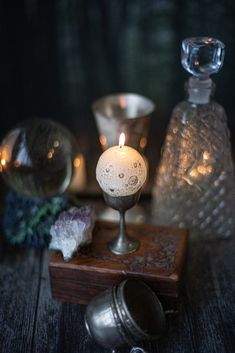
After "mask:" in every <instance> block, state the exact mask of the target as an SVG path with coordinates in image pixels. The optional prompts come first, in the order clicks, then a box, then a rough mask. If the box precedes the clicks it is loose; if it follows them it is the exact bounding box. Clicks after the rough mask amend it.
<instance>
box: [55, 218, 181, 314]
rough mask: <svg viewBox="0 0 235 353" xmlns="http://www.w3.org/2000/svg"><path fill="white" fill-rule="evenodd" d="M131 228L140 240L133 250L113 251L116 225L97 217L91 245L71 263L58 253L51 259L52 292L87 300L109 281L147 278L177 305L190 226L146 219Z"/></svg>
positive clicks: (164, 298)
mask: <svg viewBox="0 0 235 353" xmlns="http://www.w3.org/2000/svg"><path fill="white" fill-rule="evenodd" d="M127 229H128V233H129V235H130V236H133V237H136V238H138V239H139V240H140V242H141V246H140V248H139V249H138V250H137V251H136V252H134V253H132V254H128V255H114V254H113V253H112V252H111V251H110V250H109V249H108V246H107V243H108V242H109V240H110V239H112V238H113V237H114V236H115V235H116V234H117V232H118V224H117V223H114V222H105V221H98V222H96V225H95V228H94V231H93V242H92V245H91V246H90V247H87V248H83V249H82V251H80V252H79V253H78V254H77V255H76V256H75V257H73V258H72V259H71V260H70V261H69V262H65V261H64V260H63V257H62V255H61V253H59V252H56V253H54V254H53V255H52V257H51V260H50V263H49V271H50V280H51V290H52V295H53V297H54V298H56V299H58V300H62V301H66V302H71V303H80V304H87V303H89V301H90V300H91V299H92V298H93V297H94V296H95V295H97V294H98V293H100V292H102V291H103V290H105V289H106V288H108V287H109V286H112V285H115V284H118V283H119V282H120V281H122V280H123V279H125V278H135V279H141V280H143V281H145V282H146V283H147V284H148V285H149V286H150V287H151V288H152V289H153V290H154V291H155V292H156V293H157V294H158V295H159V298H160V299H161V300H162V301H163V304H165V306H166V307H172V308H173V307H175V305H177V302H178V299H179V296H180V287H181V284H182V280H183V264H184V260H185V255H186V244H187V236H188V232H187V230H185V229H177V228H171V227H163V226H155V225H144V224H141V225H140V224H128V225H127Z"/></svg>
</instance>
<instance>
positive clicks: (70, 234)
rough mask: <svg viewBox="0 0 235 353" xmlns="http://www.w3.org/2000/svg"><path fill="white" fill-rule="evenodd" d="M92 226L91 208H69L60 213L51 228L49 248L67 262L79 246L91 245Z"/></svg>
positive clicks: (93, 219) (93, 214) (93, 216)
mask: <svg viewBox="0 0 235 353" xmlns="http://www.w3.org/2000/svg"><path fill="white" fill-rule="evenodd" d="M94 224H95V211H94V209H93V207H91V206H84V207H81V208H77V207H71V208H70V209H69V210H68V211H64V212H61V214H60V215H59V217H58V219H57V220H56V222H55V223H54V225H52V226H51V229H50V234H51V237H52V238H51V242H50V245H49V248H50V249H53V250H60V251H61V252H62V253H63V257H64V260H65V261H69V260H70V259H71V257H72V256H73V254H74V253H75V252H76V251H77V250H78V249H79V248H80V247H81V246H83V245H88V244H90V243H91V241H92V230H93V228H94Z"/></svg>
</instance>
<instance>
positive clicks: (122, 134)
mask: <svg viewBox="0 0 235 353" xmlns="http://www.w3.org/2000/svg"><path fill="white" fill-rule="evenodd" d="M124 145H125V134H124V132H122V133H121V135H120V137H119V146H120V147H121V146H124Z"/></svg>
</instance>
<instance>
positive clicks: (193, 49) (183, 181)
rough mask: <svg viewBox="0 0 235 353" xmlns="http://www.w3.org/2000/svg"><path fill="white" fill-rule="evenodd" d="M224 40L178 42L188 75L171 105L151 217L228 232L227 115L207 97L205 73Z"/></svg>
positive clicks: (209, 84)
mask: <svg viewBox="0 0 235 353" xmlns="http://www.w3.org/2000/svg"><path fill="white" fill-rule="evenodd" d="M223 59H224V44H223V43H222V42H220V41H219V40H217V39H213V38H208V37H197V38H189V39H185V40H184V41H183V43H182V65H183V67H184V68H185V69H186V70H187V71H188V72H190V73H191V74H192V75H193V76H192V77H190V78H189V80H188V82H187V84H186V91H187V93H188V98H187V100H185V101H183V102H181V103H179V104H178V105H177V106H176V107H175V108H174V110H173V113H172V116H171V120H170V124H169V127H168V131H167V135H166V139H165V143H164V146H163V150H162V158H161V161H160V164H159V167H158V171H157V175H156V179H155V184H154V187H153V204H152V210H153V219H154V222H157V223H159V224H167V225H174V226H179V227H188V228H190V229H191V230H192V231H193V233H194V234H197V235H203V236H207V237H212V238H216V237H222V238H224V237H225V238H226V237H229V236H230V235H231V234H232V233H233V232H234V228H235V224H234V223H235V219H234V218H235V217H234V216H235V178H234V164H233V160H232V154H231V145H230V134H229V130H228V127H227V118H226V114H225V111H224V109H223V107H222V106H221V105H219V104H218V103H217V102H215V101H213V100H212V99H211V96H212V94H213V92H214V89H215V84H214V83H213V81H212V80H211V79H210V78H209V76H210V75H211V74H213V73H216V72H217V71H219V69H220V68H221V67H222V65H223Z"/></svg>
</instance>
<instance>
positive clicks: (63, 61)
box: [0, 0, 235, 156]
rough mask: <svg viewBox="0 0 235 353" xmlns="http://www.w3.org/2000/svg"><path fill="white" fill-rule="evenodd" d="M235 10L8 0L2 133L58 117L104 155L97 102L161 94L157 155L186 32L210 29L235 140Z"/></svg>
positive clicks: (0, 17)
mask: <svg viewBox="0 0 235 353" xmlns="http://www.w3.org/2000/svg"><path fill="white" fill-rule="evenodd" d="M234 14H235V2H234V1H232V0H228V1H219V0H198V1H191V0H175V1H174V0H156V1H153V0H151V1H140V0H139V1H138V0H129V1H124V0H112V1H110V0H84V1H79V0H57V1H56V0H50V1H39V0H31V1H29V0H27V1H15V2H14V1H1V2H0V26H1V27H0V28H1V31H0V39H1V41H0V42H1V55H0V90H1V98H2V99H1V105H0V114H1V137H2V136H3V135H4V134H5V133H6V132H7V131H8V130H9V129H10V128H11V127H12V126H13V125H14V124H15V123H16V122H19V121H20V120H22V119H25V118H30V117H32V116H39V117H42V116H43V117H51V118H54V119H56V120H58V121H60V122H62V123H64V124H65V125H67V126H68V127H69V128H71V129H72V130H73V131H74V132H76V134H77V136H78V138H79V140H80V145H81V148H82V150H83V151H85V153H86V154H87V156H91V154H90V153H91V152H92V151H94V152H92V153H93V155H95V153H96V152H95V151H96V150H97V155H98V153H99V145H98V138H97V131H96V127H95V123H94V118H93V116H92V113H91V109H90V107H91V103H92V102H93V101H94V100H95V99H97V98H98V97H100V96H102V95H105V94H108V93H111V92H119V91H131V92H136V93H140V94H143V95H146V96H148V97H150V98H151V99H153V100H154V102H155V103H156V106H157V109H156V114H155V117H154V119H153V120H152V126H151V132H150V140H151V141H152V143H151V149H152V151H151V152H152V153H153V149H155V151H156V153H155V152H154V153H155V155H156V156H158V155H159V150H160V146H161V143H162V140H163V138H164V133H165V129H166V126H167V122H168V120H169V117H170V113H171V110H172V108H173V106H174V105H175V104H176V103H177V102H178V101H180V100H182V99H183V98H184V88H183V87H184V81H185V80H186V78H187V76H188V75H187V74H186V73H185V72H184V70H183V68H182V67H181V64H180V45H181V41H182V39H183V38H185V37H188V36H195V35H210V36H214V37H217V38H219V39H220V40H222V41H223V42H224V43H225V45H226V56H225V63H224V67H223V69H222V70H221V71H220V72H219V73H218V74H217V75H215V76H214V77H213V79H214V80H215V82H216V84H217V91H216V99H217V101H219V102H220V103H221V104H222V105H223V106H224V107H225V108H226V111H227V114H228V121H229V126H230V129H231V131H232V136H233V139H234V131H235V118H234V113H235V108H234V107H235V105H234V101H235V96H234V82H235V65H234V63H235V21H234V19H235V17H234ZM149 149H150V148H149Z"/></svg>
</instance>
